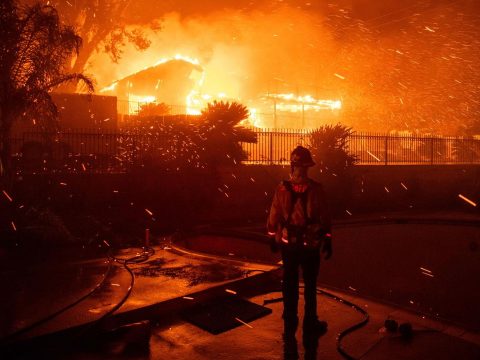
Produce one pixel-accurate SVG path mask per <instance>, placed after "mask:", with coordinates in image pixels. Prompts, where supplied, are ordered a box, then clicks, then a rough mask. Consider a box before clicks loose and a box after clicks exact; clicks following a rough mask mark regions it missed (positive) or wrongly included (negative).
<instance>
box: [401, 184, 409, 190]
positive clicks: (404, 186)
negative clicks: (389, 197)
mask: <svg viewBox="0 0 480 360" xmlns="http://www.w3.org/2000/svg"><path fill="white" fill-rule="evenodd" d="M400 185H402V187H403V188H404V189H405V190H408V188H407V187H406V185H405V184H404V183H403V182H401V183H400Z"/></svg>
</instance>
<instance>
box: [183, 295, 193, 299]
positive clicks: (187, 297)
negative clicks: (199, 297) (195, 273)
mask: <svg viewBox="0 0 480 360" xmlns="http://www.w3.org/2000/svg"><path fill="white" fill-rule="evenodd" d="M183 299H185V300H193V297H191V296H184V297H183Z"/></svg>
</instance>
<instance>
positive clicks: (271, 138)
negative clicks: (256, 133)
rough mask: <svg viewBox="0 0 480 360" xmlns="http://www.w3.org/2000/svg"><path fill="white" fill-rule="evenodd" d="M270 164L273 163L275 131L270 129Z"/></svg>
mask: <svg viewBox="0 0 480 360" xmlns="http://www.w3.org/2000/svg"><path fill="white" fill-rule="evenodd" d="M269 157H270V165H273V131H270V156H269Z"/></svg>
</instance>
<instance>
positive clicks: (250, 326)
mask: <svg viewBox="0 0 480 360" xmlns="http://www.w3.org/2000/svg"><path fill="white" fill-rule="evenodd" d="M235 320H237V321H238V322H239V323H241V324H243V325H245V326H247V327H249V328H250V329H253V326H252V325H250V324H247V323H246V322H245V321H242V320H240V319H239V318H235Z"/></svg>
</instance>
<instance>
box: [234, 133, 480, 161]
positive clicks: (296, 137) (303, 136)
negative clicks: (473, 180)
mask: <svg viewBox="0 0 480 360" xmlns="http://www.w3.org/2000/svg"><path fill="white" fill-rule="evenodd" d="M255 132H256V133H257V139H258V141H257V143H256V144H243V148H244V149H245V150H246V151H247V153H248V160H247V161H246V163H250V164H265V165H267V164H278V165H287V164H288V159H289V155H290V152H291V151H292V150H293V149H294V148H295V147H296V146H297V145H303V146H306V147H309V145H310V142H311V131H298V130H259V129H256V130H255ZM346 146H347V147H346V150H347V151H348V152H349V153H350V154H352V155H354V156H355V157H356V158H357V164H359V165H450V164H480V140H478V139H473V138H460V137H428V136H413V135H412V136H410V135H408V136H407V135H402V136H400V135H388V134H372V133H354V134H352V135H350V136H349V138H348V139H347V142H346Z"/></svg>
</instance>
